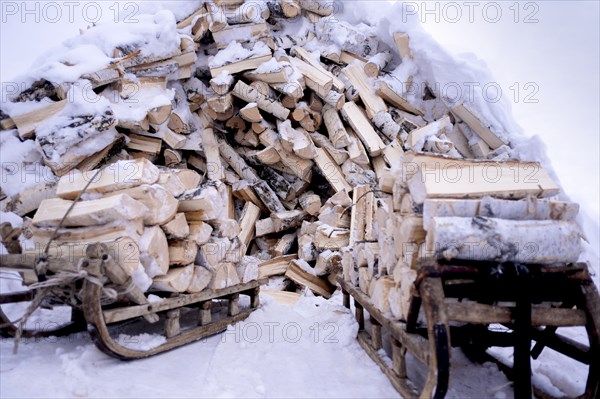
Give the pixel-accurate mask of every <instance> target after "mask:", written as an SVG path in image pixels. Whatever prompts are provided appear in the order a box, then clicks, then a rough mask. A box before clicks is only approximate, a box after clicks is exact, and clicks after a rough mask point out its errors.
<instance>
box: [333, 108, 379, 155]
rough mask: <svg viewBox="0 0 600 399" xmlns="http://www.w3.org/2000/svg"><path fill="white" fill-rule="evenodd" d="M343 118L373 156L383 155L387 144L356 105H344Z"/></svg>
mask: <svg viewBox="0 0 600 399" xmlns="http://www.w3.org/2000/svg"><path fill="white" fill-rule="evenodd" d="M342 116H343V117H344V119H345V120H346V121H347V122H348V123H349V124H350V126H351V127H352V129H354V132H356V134H357V135H358V137H360V139H361V141H362V142H363V143H364V145H365V147H366V149H367V151H368V152H369V154H370V155H371V156H377V155H379V154H381V152H382V151H383V149H384V148H385V144H384V143H383V141H382V140H381V138H380V137H379V135H378V134H377V132H375V129H373V126H372V125H371V123H370V122H369V120H368V119H367V117H366V116H365V114H364V113H363V112H362V111H361V110H360V108H358V106H357V105H356V103H354V102H352V101H350V102H347V103H346V104H344V107H343V108H342Z"/></svg>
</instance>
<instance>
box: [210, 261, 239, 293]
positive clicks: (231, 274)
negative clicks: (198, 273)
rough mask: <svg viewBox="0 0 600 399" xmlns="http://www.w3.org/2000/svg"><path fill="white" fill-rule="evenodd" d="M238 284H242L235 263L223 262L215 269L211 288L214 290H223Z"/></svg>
mask: <svg viewBox="0 0 600 399" xmlns="http://www.w3.org/2000/svg"><path fill="white" fill-rule="evenodd" d="M238 284H240V277H239V276H238V274H237V271H236V270H235V266H234V265H233V263H223V264H221V265H220V266H219V268H217V270H215V271H214V273H213V279H212V280H211V282H210V284H209V288H210V289H212V290H221V289H223V288H227V287H232V286H234V285H238Z"/></svg>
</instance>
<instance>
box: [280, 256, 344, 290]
mask: <svg viewBox="0 0 600 399" xmlns="http://www.w3.org/2000/svg"><path fill="white" fill-rule="evenodd" d="M299 262H300V261H298V260H293V261H292V262H291V263H290V265H289V267H288V269H287V271H286V272H285V276H286V277H287V278H289V279H290V280H292V281H294V282H295V283H297V284H300V285H301V286H304V287H308V288H309V289H310V290H311V291H312V292H314V293H315V294H317V295H321V296H323V297H325V298H330V297H331V295H332V294H333V293H334V292H335V289H336V287H335V286H332V285H331V284H330V283H329V282H328V281H327V280H321V279H320V278H318V277H317V276H315V275H313V274H311V273H309V272H308V271H307V270H305V267H301V266H300V265H299Z"/></svg>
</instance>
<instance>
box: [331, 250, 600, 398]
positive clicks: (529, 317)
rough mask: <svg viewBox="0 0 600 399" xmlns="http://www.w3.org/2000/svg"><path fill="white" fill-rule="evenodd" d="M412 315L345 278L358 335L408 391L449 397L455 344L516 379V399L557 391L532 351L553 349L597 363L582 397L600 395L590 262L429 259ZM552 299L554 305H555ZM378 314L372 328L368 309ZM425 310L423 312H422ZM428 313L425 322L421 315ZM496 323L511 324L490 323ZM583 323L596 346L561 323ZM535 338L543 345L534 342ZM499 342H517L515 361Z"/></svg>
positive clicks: (599, 316)
mask: <svg viewBox="0 0 600 399" xmlns="http://www.w3.org/2000/svg"><path fill="white" fill-rule="evenodd" d="M419 270H420V272H419V275H418V278H417V280H416V281H415V284H414V287H413V296H412V300H411V306H410V311H409V314H408V317H407V320H405V321H394V320H392V319H390V318H389V317H387V316H386V315H384V314H382V312H380V311H379V310H378V309H376V308H375V307H374V306H373V304H372V302H371V301H370V299H369V297H368V296H367V295H365V294H364V293H362V292H361V291H360V290H359V289H358V288H355V287H352V286H350V285H348V284H347V283H346V282H344V281H341V279H340V284H341V285H342V290H343V294H344V304H345V306H346V307H348V308H349V307H350V296H351V297H352V298H353V299H354V305H355V311H356V319H357V321H358V323H359V334H358V341H359V343H360V344H361V346H362V347H363V348H364V349H365V351H366V352H367V353H368V354H369V356H370V357H371V358H372V359H373V360H374V361H375V362H376V363H377V364H378V365H379V366H380V368H381V369H382V371H383V372H384V373H385V374H386V375H387V376H388V378H389V379H390V381H391V382H392V384H393V385H394V387H395V388H396V389H397V390H398V391H399V392H400V393H401V394H402V395H403V396H404V397H407V398H408V397H420V398H431V397H433V398H443V397H444V396H445V395H446V392H447V389H448V383H449V377H450V347H451V346H454V347H461V348H462V349H463V351H464V352H465V354H467V355H468V356H469V357H470V358H471V359H475V360H478V361H490V360H491V361H494V362H495V363H496V364H498V366H499V368H500V370H502V371H503V372H505V374H506V375H507V377H508V378H509V379H511V380H512V381H513V382H514V391H515V398H517V399H520V398H528V399H529V398H531V396H532V394H534V395H535V396H536V397H539V398H552V396H551V395H549V394H548V393H547V392H545V391H543V390H541V389H540V388H539V387H536V386H532V383H531V375H532V374H531V373H532V370H531V358H532V357H533V358H537V357H538V356H539V355H540V353H541V351H542V350H543V349H544V348H551V349H553V350H555V351H557V352H559V353H561V354H563V355H565V356H568V357H570V358H572V359H575V360H577V361H579V362H581V363H584V364H586V365H588V366H589V370H588V377H587V381H586V386H585V391H584V393H583V394H582V395H581V396H580V397H581V398H589V399H592V398H597V397H598V395H599V394H600V392H599V384H600V338H599V337H600V297H599V295H598V290H597V288H596V286H595V285H594V282H593V281H592V280H591V278H590V275H589V272H588V268H587V265H586V264H581V263H578V264H570V265H563V266H552V267H545V266H540V265H514V264H497V263H485V262H469V261H460V262H455V263H437V262H429V263H425V264H423V265H422V266H421V267H420V269H419ZM550 304H551V305H550ZM365 309H366V310H367V311H368V312H369V315H370V322H371V323H370V324H371V329H370V333H367V331H365V319H364V310H365ZM420 314H421V315H420ZM422 319H424V320H425V323H421V322H419V320H422ZM491 324H496V325H503V326H505V327H506V328H505V330H502V331H498V330H497V329H490V328H489V327H490V325H491ZM571 326H583V327H585V329H586V331H587V335H588V339H589V345H583V344H580V343H578V342H575V341H573V340H570V339H568V338H567V337H564V336H562V335H560V334H557V333H556V330H557V328H559V327H571ZM382 328H384V329H386V330H387V331H388V332H389V334H390V336H391V347H392V362H391V366H390V365H389V362H388V361H386V360H387V359H385V358H384V355H382V351H381V350H380V349H381V348H382V338H381V336H382V335H381V329H382ZM532 341H535V346H534V347H533V349H530V348H531V343H532ZM493 346H504V347H508V346H510V347H514V366H513V367H509V366H508V365H505V364H503V363H501V362H500V361H499V360H498V359H495V358H493V357H492V356H491V355H489V354H488V353H487V352H486V350H487V349H488V348H490V347H493ZM407 351H408V352H410V353H411V354H412V355H414V356H415V357H416V358H417V359H419V360H420V361H421V362H422V363H424V364H425V365H427V366H428V369H429V372H428V376H427V380H426V382H425V386H424V387H423V388H422V389H421V390H420V391H419V390H418V389H417V388H416V387H415V385H414V384H413V383H411V381H410V380H409V379H408V377H407V373H406V365H405V356H406V353H407Z"/></svg>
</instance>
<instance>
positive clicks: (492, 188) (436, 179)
mask: <svg viewBox="0 0 600 399" xmlns="http://www.w3.org/2000/svg"><path fill="white" fill-rule="evenodd" d="M404 171H405V172H408V171H411V172H409V173H408V174H414V175H412V177H410V180H409V181H408V187H409V188H410V192H411V195H412V196H413V199H414V201H415V202H416V203H418V204H422V203H423V201H425V199H426V198H481V197H484V196H486V195H489V196H492V197H496V198H507V199H521V198H525V197H527V196H529V195H532V196H534V197H550V196H553V195H556V194H558V193H559V192H560V188H559V187H558V185H557V184H556V183H555V182H554V181H553V180H552V178H550V176H549V175H548V173H547V172H546V170H544V169H543V168H542V167H541V166H540V165H539V164H538V163H530V162H514V161H511V162H481V161H466V160H456V159H445V158H438V157H431V156H415V157H414V158H413V159H412V161H408V163H405V165H404ZM408 174H407V176H406V177H409V176H408ZM442 176H444V177H443V178H442Z"/></svg>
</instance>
